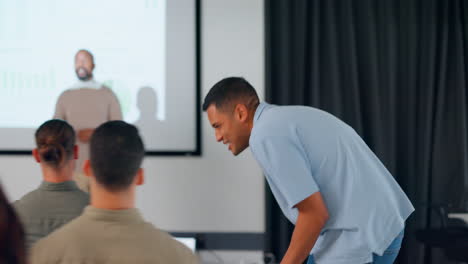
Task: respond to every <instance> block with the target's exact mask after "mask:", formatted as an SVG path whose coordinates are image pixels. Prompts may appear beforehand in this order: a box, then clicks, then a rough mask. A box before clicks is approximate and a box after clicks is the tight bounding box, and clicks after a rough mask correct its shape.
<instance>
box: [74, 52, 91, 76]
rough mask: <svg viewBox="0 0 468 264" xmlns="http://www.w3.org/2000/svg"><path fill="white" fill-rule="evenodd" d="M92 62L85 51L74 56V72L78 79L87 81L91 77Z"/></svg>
mask: <svg viewBox="0 0 468 264" xmlns="http://www.w3.org/2000/svg"><path fill="white" fill-rule="evenodd" d="M93 69H94V62H93V58H92V57H91V55H90V54H89V53H88V52H86V51H79V52H78V53H77V54H76V56H75V72H76V76H77V77H78V79H80V80H82V81H87V80H89V79H91V78H92V77H93Z"/></svg>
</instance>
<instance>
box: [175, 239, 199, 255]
mask: <svg viewBox="0 0 468 264" xmlns="http://www.w3.org/2000/svg"><path fill="white" fill-rule="evenodd" d="M174 238H175V240H177V241H179V242H180V243H182V244H184V245H185V246H187V247H188V248H190V250H192V252H195V250H196V248H197V239H196V238H194V237H174Z"/></svg>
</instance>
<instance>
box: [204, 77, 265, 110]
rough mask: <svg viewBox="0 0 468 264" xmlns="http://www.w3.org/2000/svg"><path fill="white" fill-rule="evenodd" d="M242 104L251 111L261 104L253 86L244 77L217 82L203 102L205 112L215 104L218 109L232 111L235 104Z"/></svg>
mask: <svg viewBox="0 0 468 264" xmlns="http://www.w3.org/2000/svg"><path fill="white" fill-rule="evenodd" d="M237 103H242V104H245V105H246V106H247V108H249V109H251V110H252V109H256V108H257V106H258V104H259V103H260V101H259V99H258V95H257V92H256V91H255V89H254V88H253V86H252V85H251V84H250V83H249V82H247V81H246V80H245V79H244V78H242V77H228V78H225V79H222V80H221V81H219V82H217V83H216V84H215V85H214V86H213V87H212V88H211V89H210V91H209V92H208V94H207V95H206V97H205V101H204V102H203V111H206V110H207V109H208V108H209V107H210V105H212V104H214V105H215V106H216V108H217V109H222V110H226V111H228V110H232V109H233V107H234V106H235V104H237Z"/></svg>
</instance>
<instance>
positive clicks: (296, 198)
mask: <svg viewBox="0 0 468 264" xmlns="http://www.w3.org/2000/svg"><path fill="white" fill-rule="evenodd" d="M251 149H252V153H253V154H254V156H255V158H256V159H257V161H258V162H259V163H260V166H261V167H262V168H263V170H264V172H265V174H267V175H266V177H269V178H270V180H271V181H273V183H274V184H275V186H276V187H277V188H278V190H279V192H280V193H281V195H282V196H283V197H284V198H285V199H286V202H287V205H288V207H289V208H293V207H294V206H296V205H297V204H298V203H299V202H301V201H303V200H304V199H305V198H307V197H309V196H310V195H312V194H314V193H316V192H318V191H320V190H319V187H318V185H317V183H316V181H315V179H314V177H313V175H312V171H311V166H310V162H309V161H308V158H307V155H306V153H305V151H304V149H303V148H302V146H301V144H300V142H298V141H297V140H294V139H293V138H292V137H286V136H269V137H264V138H262V139H260V140H254V142H253V144H252V142H251Z"/></svg>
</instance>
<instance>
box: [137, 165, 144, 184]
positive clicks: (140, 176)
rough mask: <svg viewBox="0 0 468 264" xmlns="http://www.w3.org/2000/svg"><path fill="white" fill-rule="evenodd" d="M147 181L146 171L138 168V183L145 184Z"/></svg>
mask: <svg viewBox="0 0 468 264" xmlns="http://www.w3.org/2000/svg"><path fill="white" fill-rule="evenodd" d="M144 183H145V173H144V171H143V169H142V168H139V169H138V172H137V175H136V177H135V184H136V185H143V184H144Z"/></svg>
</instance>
